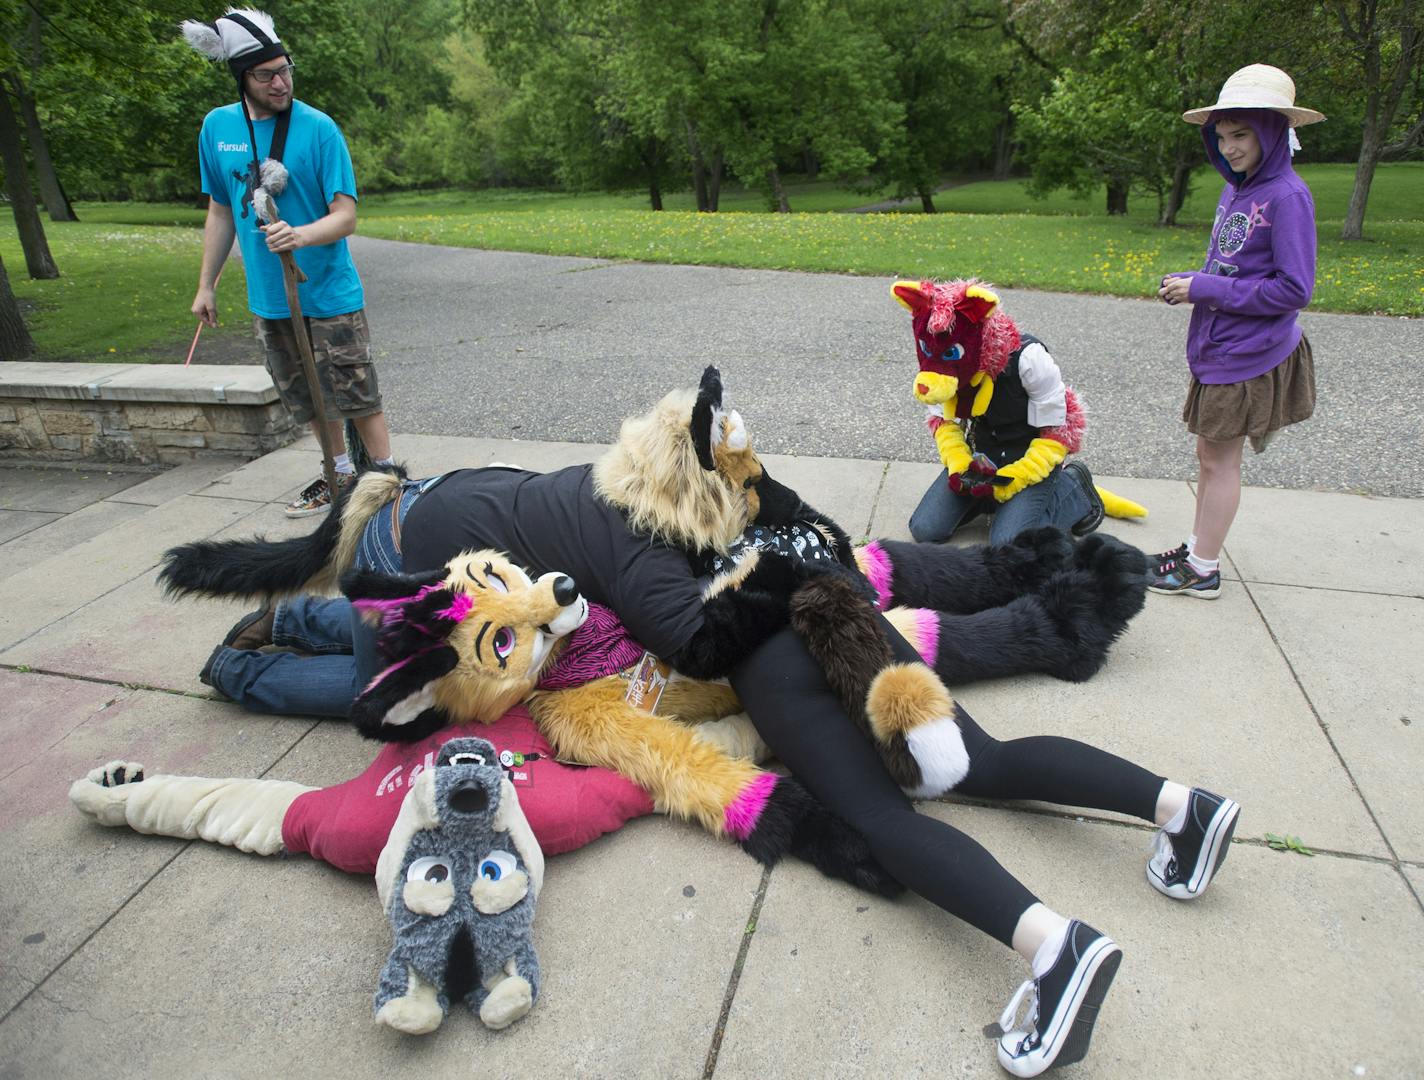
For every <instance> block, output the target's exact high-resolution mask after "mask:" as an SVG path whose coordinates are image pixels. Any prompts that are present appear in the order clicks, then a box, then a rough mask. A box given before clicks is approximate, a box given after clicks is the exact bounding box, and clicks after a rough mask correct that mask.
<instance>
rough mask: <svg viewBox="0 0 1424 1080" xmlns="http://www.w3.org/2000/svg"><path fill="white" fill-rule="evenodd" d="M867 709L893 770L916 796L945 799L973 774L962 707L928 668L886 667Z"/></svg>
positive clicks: (874, 683) (877, 679) (902, 785)
mask: <svg viewBox="0 0 1424 1080" xmlns="http://www.w3.org/2000/svg"><path fill="white" fill-rule="evenodd" d="M865 706H866V715H867V716H868V717H869V719H870V727H871V731H872V732H873V733H874V734H875V737H876V739H878V740H879V741H880V743H881V745H882V753H884V754H885V755H886V765H887V767H890V771H891V774H892V775H894V776H895V779H896V780H897V781H898V782H899V783H900V786H901V787H903V788H905V790H906V791H907V792H908V793H909V794H910V795H911V796H912V797H914V798H919V799H927V798H934V797H935V796H938V795H943V794H944V793H945V792H946V791H949V790H950V789H951V788H953V787H954V786H955V785H956V784H958V783H959V782H960V781H961V780H963V779H964V777H965V776H967V775H968V774H969V755H968V753H967V752H966V751H965V749H964V737H963V735H962V734H961V732H960V730H959V724H958V722H957V720H956V719H955V717H956V714H957V712H958V706H956V705H955V703H954V699H953V698H951V697H950V696H949V691H947V690H946V689H945V688H944V684H943V683H942V682H940V680H939V677H938V676H937V675H935V673H934V672H933V671H931V670H930V669H929V668H928V667H926V666H925V665H924V664H895V665H892V666H891V667H888V668H886V669H885V670H884V671H882V672H881V673H880V674H879V675H877V676H876V678H875V681H874V682H873V683H871V685H870V692H869V694H867V696H866V703H865ZM892 756H893V759H899V760H898V761H896V760H892ZM905 758H908V759H909V761H908V765H909V767H907V763H906V762H905V760H904V759H905Z"/></svg>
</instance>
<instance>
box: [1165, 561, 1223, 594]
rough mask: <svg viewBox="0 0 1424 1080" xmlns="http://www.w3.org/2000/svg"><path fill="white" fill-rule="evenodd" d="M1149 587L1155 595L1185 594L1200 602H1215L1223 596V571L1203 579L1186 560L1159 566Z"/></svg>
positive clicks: (1212, 573) (1214, 571)
mask: <svg viewBox="0 0 1424 1080" xmlns="http://www.w3.org/2000/svg"><path fill="white" fill-rule="evenodd" d="M1147 587H1148V588H1149V589H1151V590H1152V591H1153V592H1155V593H1165V594H1168V595H1171V594H1173V593H1184V594H1185V595H1187V596H1195V597H1196V598H1197V599H1198V600H1215V599H1216V598H1217V597H1218V596H1220V595H1221V571H1220V570H1213V571H1212V572H1211V573H1210V574H1207V575H1206V577H1202V575H1201V574H1198V573H1197V572H1196V571H1195V570H1193V569H1192V564H1191V563H1190V562H1188V561H1187V560H1186V559H1185V558H1184V559H1182V560H1181V561H1180V562H1174V563H1171V564H1163V565H1161V566H1159V567H1158V568H1157V573H1156V575H1155V576H1154V577H1153V578H1152V582H1151V584H1149V585H1148V586H1147Z"/></svg>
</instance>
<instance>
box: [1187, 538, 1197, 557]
mask: <svg viewBox="0 0 1424 1080" xmlns="http://www.w3.org/2000/svg"><path fill="white" fill-rule="evenodd" d="M1196 549H1197V534H1196V533H1192V535H1191V536H1189V537H1187V554H1188V555H1190V554H1191V553H1192V552H1194V551H1195V550H1196Z"/></svg>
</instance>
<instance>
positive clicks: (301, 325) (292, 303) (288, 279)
mask: <svg viewBox="0 0 1424 1080" xmlns="http://www.w3.org/2000/svg"><path fill="white" fill-rule="evenodd" d="M252 203H253V206H254V207H255V208H256V210H257V212H258V213H259V214H260V215H262V219H263V220H264V221H266V222H267V224H269V225H275V224H276V223H277V222H279V221H281V220H282V218H281V216H280V214H279V213H278V210H277V201H276V200H275V199H273V198H272V195H271V193H270V192H268V191H267V190H266V189H265V188H258V189H257V191H256V193H255V194H254V196H253V200H252ZM277 257H278V258H279V259H281V260H282V284H283V285H284V286H285V287H286V290H287V310H288V311H289V312H291V315H292V334H293V336H294V337H295V338H296V339H297V352H299V353H300V354H301V358H302V371H303V372H304V373H305V374H306V377H307V396H308V397H310V398H311V403H312V414H313V415H314V416H315V417H316V441H317V442H318V443H319V444H320V445H321V475H322V476H323V477H325V478H326V489H327V491H329V492H330V493H331V501H332V504H333V505H335V503H336V459H335V457H333V456H332V453H331V431H330V428H329V427H328V424H327V419H326V399H325V396H324V395H323V394H322V392H321V380H320V379H319V378H318V377H317V373H316V356H315V355H314V354H313V352H312V344H311V335H310V334H309V333H308V332H307V321H306V319H305V318H303V317H302V300H301V297H300V296H299V295H298V294H297V286H298V285H299V284H301V283H302V282H303V281H306V279H307V276H306V274H304V273H302V268H301V267H300V266H298V265H297V260H296V259H295V258H294V257H293V255H292V253H291V252H290V251H282V252H278V254H277Z"/></svg>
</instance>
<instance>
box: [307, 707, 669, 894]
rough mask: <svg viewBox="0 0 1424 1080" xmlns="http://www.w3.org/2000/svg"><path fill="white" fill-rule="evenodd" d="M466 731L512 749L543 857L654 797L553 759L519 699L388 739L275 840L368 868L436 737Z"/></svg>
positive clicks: (319, 794) (426, 764)
mask: <svg viewBox="0 0 1424 1080" xmlns="http://www.w3.org/2000/svg"><path fill="white" fill-rule="evenodd" d="M470 735H472V736H474V737H476V738H480V739H487V740H488V741H489V742H491V743H493V744H494V747H495V749H496V750H498V751H500V752H501V754H502V755H503V754H504V753H505V752H506V751H507V752H508V754H510V755H515V758H514V762H513V763H512V764H510V765H507V766H506V769H505V773H506V775H508V776H509V778H510V780H511V781H512V782H513V784H514V788H515V790H516V791H518V792H519V805H520V807H521V808H522V809H523V811H524V816H525V817H526V818H528V819H529V827H530V828H531V829H533V830H534V836H535V838H536V839H537V840H538V841H539V846H540V847H541V848H543V849H544V853H545V854H546V855H557V854H558V853H559V852H561V851H572V850H573V849H574V848H577V847H582V846H583V845H584V844H587V843H589V842H590V841H591V840H596V839H598V837H600V836H602V835H603V834H604V833H607V832H612V831H613V830H614V829H616V828H618V827H619V826H620V825H622V824H623V823H624V822H625V821H628V820H630V819H631V818H635V817H640V816H642V815H643V814H649V813H652V810H653V801H652V799H651V798H649V797H648V794H647V792H645V791H644V790H643V789H642V788H640V787H638V786H637V785H636V784H634V783H633V782H632V781H631V780H625V779H624V778H623V777H621V776H619V775H618V774H617V773H614V772H610V771H609V770H607V769H600V768H594V767H588V766H582V765H566V764H564V763H562V762H559V761H555V760H554V753H553V751H552V750H551V749H550V748H549V743H548V742H547V741H546V740H545V738H544V736H543V735H541V734H540V733H539V729H538V728H536V727H535V726H534V720H533V718H532V717H530V715H529V712H528V710H526V709H525V708H524V707H523V706H519V705H517V706H515V707H514V708H513V709H510V710H509V712H507V713H505V714H504V715H503V716H502V717H500V718H499V719H498V720H496V721H495V722H494V723H493V724H457V725H454V726H452V727H447V728H443V729H441V730H440V731H438V732H436V733H435V734H434V735H431V736H430V737H429V738H427V739H422V740H421V741H420V742H417V743H388V744H387V745H386V747H385V749H383V750H382V751H381V752H380V754H378V755H377V756H376V760H375V761H373V762H372V763H371V766H370V768H368V769H367V770H366V771H365V772H363V773H362V774H361V775H360V776H358V777H356V778H355V779H352V780H348V781H346V783H344V784H337V785H336V786H335V787H329V788H323V789H322V790H320V791H309V792H307V793H306V794H305V795H300V796H298V797H297V799H296V801H295V802H293V803H292V805H291V807H290V808H289V809H288V810H287V816H286V818H285V819H284V820H283V821H282V843H283V845H285V847H286V849H287V850H288V851H296V852H304V853H306V854H308V855H311V856H312V857H313V858H316V859H321V860H322V861H323V862H328V863H331V865H333V866H337V867H340V868H341V869H342V870H349V871H350V872H351V873H353V874H373V873H375V872H376V859H377V857H378V856H379V855H380V854H381V849H382V848H383V847H385V845H386V838H387V837H388V836H389V835H390V831H391V826H392V825H394V824H395V821H396V815H397V814H398V813H399V812H400V807H401V802H402V801H403V800H404V799H405V793H406V790H407V789H408V788H409V787H410V784H411V781H413V780H414V779H415V778H416V777H417V776H419V775H420V774H421V772H423V771H424V770H426V769H429V768H432V767H433V766H434V764H435V757H436V754H437V753H438V752H439V750H440V747H441V746H442V745H443V744H444V743H446V742H448V741H449V740H450V739H456V738H460V737H461V736H470ZM519 755H522V756H523V759H524V760H523V761H522V762H521V761H519V760H518V756H519Z"/></svg>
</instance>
